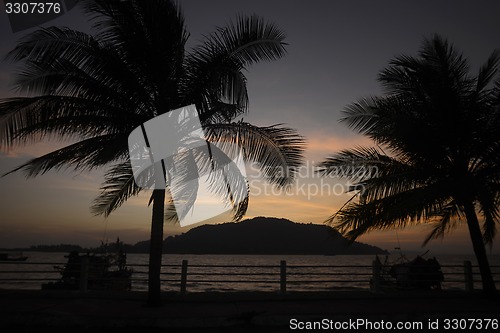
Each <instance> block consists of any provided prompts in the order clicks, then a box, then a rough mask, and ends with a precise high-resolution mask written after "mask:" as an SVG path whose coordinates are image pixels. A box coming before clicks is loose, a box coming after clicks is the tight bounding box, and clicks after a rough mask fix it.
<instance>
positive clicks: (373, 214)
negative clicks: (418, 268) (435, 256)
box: [320, 35, 500, 294]
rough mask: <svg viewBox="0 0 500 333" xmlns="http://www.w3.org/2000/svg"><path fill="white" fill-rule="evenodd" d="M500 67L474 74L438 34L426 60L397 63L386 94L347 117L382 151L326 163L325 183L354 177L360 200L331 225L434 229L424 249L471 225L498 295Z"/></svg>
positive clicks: (362, 229)
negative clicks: (492, 256) (493, 254)
mask: <svg viewBox="0 0 500 333" xmlns="http://www.w3.org/2000/svg"><path fill="white" fill-rule="evenodd" d="M498 64H499V54H498V53H497V52H493V53H492V54H491V56H490V57H489V58H488V60H487V61H486V63H485V64H484V65H483V66H482V67H481V68H480V70H479V74H478V75H477V76H473V75H471V74H470V68H469V64H468V61H467V59H465V58H464V56H463V55H462V54H460V53H459V52H458V51H457V49H456V48H455V47H454V46H453V45H452V44H450V43H449V42H448V41H447V40H445V39H443V38H442V37H440V36H437V35H436V36H434V37H433V38H431V39H426V40H425V41H424V42H423V45H422V47H421V49H420V52H419V53H418V56H417V57H413V56H405V55H403V56H399V57H397V58H395V59H394V60H392V61H391V62H390V64H389V66H388V67H387V68H385V69H384V70H382V71H381V72H380V74H379V77H378V80H379V81H380V83H381V84H382V85H383V87H384V89H385V94H384V95H382V96H376V97H370V98H365V99H362V100H360V101H358V102H355V103H353V104H351V105H349V106H347V107H346V108H345V110H344V114H345V117H344V118H343V119H342V121H343V122H345V123H346V124H347V125H348V126H350V127H351V128H353V129H354V130H356V131H358V132H359V133H361V134H363V135H366V136H368V137H369V138H371V139H372V140H373V141H374V142H375V144H376V148H374V147H358V148H355V149H349V150H344V151H341V152H339V153H336V154H335V155H333V156H331V157H329V158H327V159H326V160H325V161H324V162H323V163H322V164H321V170H320V172H322V173H323V174H325V175H328V174H331V173H333V172H335V171H336V170H338V169H339V168H347V169H349V171H350V172H348V173H347V175H348V178H349V180H350V181H352V182H353V186H352V189H353V190H355V191H356V192H355V196H359V200H350V201H349V202H348V203H346V204H345V205H344V206H343V207H342V208H341V209H340V210H339V211H338V212H337V213H336V214H334V215H332V216H331V217H330V218H329V219H328V220H327V222H328V223H330V224H332V225H333V226H334V227H335V228H336V229H338V230H339V231H340V232H342V233H343V234H344V235H346V236H348V237H349V238H350V239H353V240H354V239H356V238H357V237H359V236H360V235H363V234H365V233H367V232H369V231H372V230H380V229H382V230H383V229H392V228H402V227H405V226H409V225H415V224H419V223H430V224H431V225H432V231H431V232H430V234H429V235H428V237H427V238H426V239H425V241H424V243H426V242H428V241H429V240H431V239H434V238H438V237H442V236H444V234H445V233H446V232H447V231H450V230H453V229H454V228H456V227H457V226H459V225H460V224H461V223H466V224H467V226H468V229H469V233H470V238H471V241H472V244H473V248H474V252H475V254H476V257H477V260H478V263H479V266H480V271H481V277H482V283H483V290H484V291H485V292H487V293H489V294H494V293H495V284H494V282H493V279H492V275H491V270H490V267H489V264H488V259H487V256H486V250H485V244H491V243H492V241H493V238H494V236H495V234H496V225H497V223H498V221H499V205H498V204H499V199H500V195H499V193H500V192H499V190H500V163H499V162H500V131H499V128H500V109H499V107H500V79H499V78H498V76H497V72H498ZM373 170H376V172H373ZM344 174H346V173H344ZM481 226H482V229H481Z"/></svg>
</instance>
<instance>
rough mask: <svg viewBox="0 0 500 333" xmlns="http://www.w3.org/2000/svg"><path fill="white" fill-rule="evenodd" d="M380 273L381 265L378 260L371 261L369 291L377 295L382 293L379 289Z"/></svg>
mask: <svg viewBox="0 0 500 333" xmlns="http://www.w3.org/2000/svg"><path fill="white" fill-rule="evenodd" d="M381 271H382V265H381V263H380V260H373V262H372V281H371V286H370V287H371V291H372V292H374V293H379V292H381V291H382V289H381V287H380V282H381V281H380V280H381V277H380V273H381Z"/></svg>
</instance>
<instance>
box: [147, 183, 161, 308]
mask: <svg viewBox="0 0 500 333" xmlns="http://www.w3.org/2000/svg"><path fill="white" fill-rule="evenodd" d="M164 214H165V190H154V191H153V216H152V221H151V239H150V247H149V280H148V305H149V306H160V305H161V281H160V272H161V255H162V252H163V221H164Z"/></svg>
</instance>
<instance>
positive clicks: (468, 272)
mask: <svg viewBox="0 0 500 333" xmlns="http://www.w3.org/2000/svg"><path fill="white" fill-rule="evenodd" d="M464 275H465V276H464V277H465V291H473V290H474V277H473V276H472V264H471V262H470V261H469V260H465V261H464Z"/></svg>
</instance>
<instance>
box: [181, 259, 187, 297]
mask: <svg viewBox="0 0 500 333" xmlns="http://www.w3.org/2000/svg"><path fill="white" fill-rule="evenodd" d="M187 273H188V261H187V260H183V261H182V268H181V294H185V293H186V284H187Z"/></svg>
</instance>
